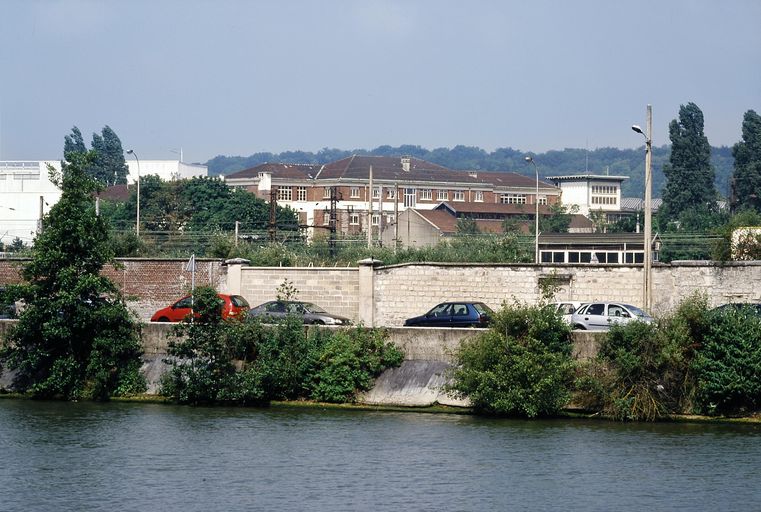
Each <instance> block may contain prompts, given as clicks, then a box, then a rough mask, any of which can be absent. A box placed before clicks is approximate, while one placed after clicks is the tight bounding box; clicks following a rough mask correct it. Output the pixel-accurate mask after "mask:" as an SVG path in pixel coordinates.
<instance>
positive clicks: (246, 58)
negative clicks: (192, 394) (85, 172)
mask: <svg viewBox="0 0 761 512" xmlns="http://www.w3.org/2000/svg"><path fill="white" fill-rule="evenodd" d="M759 26H761V2H759V1H758V0H724V1H721V2H718V1H715V0H669V1H662V0H661V1H659V0H637V1H627V2H619V1H610V0H575V1H573V2H566V1H561V0H552V1H550V0H532V1H530V2H529V1H525V0H502V1H500V0H470V1H467V2H464V1H454V0H389V1H379V0H378V1H374V0H368V1H361V0H356V1H351V0H319V1H318V0H291V1H288V0H272V1H255V0H214V1H211V0H208V1H201V0H130V1H126V0H0V160H45V159H60V158H61V157H62V153H63V140H64V136H66V135H68V134H70V133H71V129H72V127H73V126H77V127H79V129H80V130H81V131H82V133H83V135H84V139H85V142H86V143H87V144H88V146H89V144H90V141H91V140H92V134H93V132H98V133H100V131H101V130H102V128H103V127H104V126H105V125H108V126H110V127H111V128H112V129H113V130H114V131H115V132H116V133H117V135H118V136H119V137H120V139H121V141H122V145H123V147H124V148H125V150H126V149H129V148H132V149H134V151H135V153H136V154H138V155H139V158H140V159H144V160H148V159H176V158H178V154H179V152H180V150H182V152H183V156H184V160H185V161H188V162H202V163H203V162H206V161H208V160H209V159H211V158H213V157H214V156H217V155H226V156H238V155H240V156H248V155H251V154H253V153H257V152H262V151H269V152H273V153H278V152H282V151H289V150H304V151H319V150H320V149H322V148H326V147H327V148H338V149H343V150H351V149H373V148H375V147H377V146H381V145H391V146H398V145H401V144H414V145H420V146H422V147H424V148H427V149H434V148H437V147H453V146H455V145H458V144H463V145H468V146H478V147H481V148H483V149H485V150H487V151H493V150H494V149H495V148H498V147H511V148H513V149H517V150H521V151H527V152H528V151H530V152H536V153H541V152H544V151H547V150H551V149H563V148H588V149H594V148H598V147H619V148H634V147H639V146H641V145H642V143H643V137H642V136H641V135H639V134H636V133H634V132H633V131H632V130H631V125H632V124H639V125H642V126H643V127H644V126H645V121H646V119H645V118H646V108H647V105H648V104H652V106H653V143H654V144H655V145H657V146H660V145H663V144H666V143H668V124H669V122H670V121H671V120H672V119H674V118H676V117H677V116H678V113H679V106H680V105H684V104H686V103H688V102H694V103H695V104H697V105H698V106H699V107H700V108H701V110H702V111H703V114H704V117H705V133H706V136H707V137H708V139H709V142H710V143H711V144H712V145H713V146H722V145H732V144H734V143H736V142H737V141H739V140H740V138H741V126H742V117H743V114H744V113H745V112H746V111H747V110H750V109H753V110H756V111H759V112H761V30H759V28H758V27H759Z"/></svg>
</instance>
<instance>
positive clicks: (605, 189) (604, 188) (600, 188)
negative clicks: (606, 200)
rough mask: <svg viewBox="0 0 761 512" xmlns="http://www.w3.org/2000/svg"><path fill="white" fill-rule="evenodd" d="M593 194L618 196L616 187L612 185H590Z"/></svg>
mask: <svg viewBox="0 0 761 512" xmlns="http://www.w3.org/2000/svg"><path fill="white" fill-rule="evenodd" d="M592 193H593V194H613V195H615V194H618V187H614V186H613V185H592Z"/></svg>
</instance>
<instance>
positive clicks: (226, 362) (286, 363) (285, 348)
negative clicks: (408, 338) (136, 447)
mask: <svg viewBox="0 0 761 512" xmlns="http://www.w3.org/2000/svg"><path fill="white" fill-rule="evenodd" d="M195 297H196V312H197V313H198V314H199V317H198V318H196V319H195V321H193V322H184V323H182V324H180V325H179V326H178V327H177V330H176V335H177V337H178V338H177V340H176V341H173V342H172V343H170V346H169V354H170V356H172V358H170V359H167V361H168V362H169V363H170V364H171V368H170V370H169V372H167V374H166V375H165V376H164V378H163V380H162V389H161V392H162V394H164V395H165V396H168V397H170V398H172V399H173V400H175V401H177V402H180V403H190V404H202V403H236V404H253V405H257V404H266V403H267V402H269V401H270V400H298V399H312V400H320V401H326V402H347V401H351V400H353V399H354V397H355V396H356V393H357V392H358V391H362V390H366V389H368V388H369V386H370V385H371V383H372V379H373V378H374V377H376V376H377V375H378V374H380V372H382V371H383V370H384V369H386V368H388V367H391V366H397V365H399V364H400V363H401V360H402V354H401V352H400V351H399V350H398V349H396V348H395V347H394V346H393V345H392V344H390V343H387V342H386V339H387V336H386V334H385V332H383V331H379V330H374V329H365V328H362V327H357V328H355V329H351V330H326V329H315V328H312V329H306V328H305V327H304V325H303V324H302V321H301V318H300V317H297V316H288V317H286V318H285V319H283V320H282V321H280V322H279V323H277V324H275V325H271V326H265V325H262V324H261V323H260V322H258V321H246V322H239V321H223V320H221V318H220V315H219V302H218V299H217V296H216V292H214V290H212V289H210V288H199V289H198V290H196V294H195Z"/></svg>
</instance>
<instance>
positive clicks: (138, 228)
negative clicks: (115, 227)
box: [127, 149, 140, 238]
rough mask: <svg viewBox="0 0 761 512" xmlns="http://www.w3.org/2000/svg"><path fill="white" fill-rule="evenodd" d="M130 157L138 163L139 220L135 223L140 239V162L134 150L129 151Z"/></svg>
mask: <svg viewBox="0 0 761 512" xmlns="http://www.w3.org/2000/svg"><path fill="white" fill-rule="evenodd" d="M127 154H128V155H132V156H134V157H135V162H137V220H136V221H135V235H136V236H137V238H140V160H139V159H138V158H137V153H135V151H134V150H132V149H128V150H127Z"/></svg>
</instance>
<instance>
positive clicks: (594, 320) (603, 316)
mask: <svg viewBox="0 0 761 512" xmlns="http://www.w3.org/2000/svg"><path fill="white" fill-rule="evenodd" d="M634 321H640V322H647V323H653V322H655V319H654V318H653V317H651V316H650V315H648V314H647V313H645V312H644V311H642V310H641V309H640V308H638V307H636V306H632V305H631V304H623V303H621V302H590V303H589V304H584V305H583V306H581V307H580V308H579V309H577V310H576V312H574V313H573V315H571V327H573V328H574V329H582V330H590V331H607V330H608V329H610V326H611V325H613V324H626V323H629V322H634Z"/></svg>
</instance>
